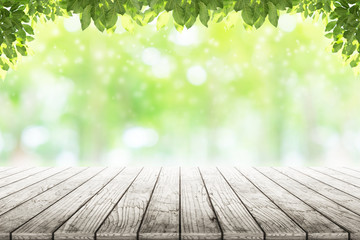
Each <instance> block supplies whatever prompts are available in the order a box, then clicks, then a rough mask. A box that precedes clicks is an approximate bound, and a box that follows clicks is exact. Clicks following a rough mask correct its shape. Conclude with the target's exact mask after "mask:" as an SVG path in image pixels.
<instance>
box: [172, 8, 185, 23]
mask: <svg viewBox="0 0 360 240" xmlns="http://www.w3.org/2000/svg"><path fill="white" fill-rule="evenodd" d="M173 17H174V20H175V22H176V23H177V24H179V25H181V26H184V25H185V9H184V8H183V7H181V6H180V5H179V4H176V5H175V8H174V10H173Z"/></svg>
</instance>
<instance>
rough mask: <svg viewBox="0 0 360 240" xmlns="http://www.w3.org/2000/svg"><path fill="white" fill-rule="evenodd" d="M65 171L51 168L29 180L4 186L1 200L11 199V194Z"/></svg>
mask: <svg viewBox="0 0 360 240" xmlns="http://www.w3.org/2000/svg"><path fill="white" fill-rule="evenodd" d="M64 170H65V169H64V168H49V169H46V170H45V171H42V172H39V173H37V174H35V175H34V176H31V177H29V178H24V179H21V180H19V181H17V182H15V183H12V184H9V185H7V186H4V187H2V188H1V191H0V199H2V198H4V197H10V195H11V194H14V193H16V192H18V191H20V190H22V189H24V188H26V187H29V186H31V185H33V184H36V183H38V182H41V181H42V180H44V179H46V178H48V177H51V176H52V175H54V174H57V173H59V172H61V171H64ZM0 212H1V208H0Z"/></svg>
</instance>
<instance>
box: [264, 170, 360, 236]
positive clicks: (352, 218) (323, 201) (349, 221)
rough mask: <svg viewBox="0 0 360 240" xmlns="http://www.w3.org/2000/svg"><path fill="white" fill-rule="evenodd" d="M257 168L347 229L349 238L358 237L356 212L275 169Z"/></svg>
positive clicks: (358, 221)
mask: <svg viewBox="0 0 360 240" xmlns="http://www.w3.org/2000/svg"><path fill="white" fill-rule="evenodd" d="M258 170H259V171H260V172H262V173H263V174H264V175H266V176H267V177H268V178H269V179H272V180H273V181H274V182H276V183H277V184H279V185H280V186H282V187H283V188H285V189H286V190H287V191H289V192H290V193H292V194H293V195H295V196H296V197H298V198H299V199H301V200H302V201H304V202H305V203H307V204H308V205H309V206H311V207H312V208H314V209H316V210H317V211H319V212H321V213H322V214H323V215H324V216H326V217H328V218H329V219H331V220H332V221H333V222H335V223H336V224H337V225H338V226H341V227H342V228H343V229H345V230H347V232H349V233H350V237H351V239H360V228H359V226H360V216H359V215H358V214H355V213H354V212H352V211H349V210H348V209H346V208H344V207H342V206H340V205H339V204H336V203H335V202H333V201H332V200H329V199H328V198H326V197H324V196H322V195H320V194H318V193H317V192H316V191H314V190H312V189H310V188H308V187H306V186H304V185H303V184H300V183H298V182H297V181H295V180H293V179H291V178H289V177H288V176H286V175H284V174H282V173H280V172H278V171H277V170H275V169H271V168H258Z"/></svg>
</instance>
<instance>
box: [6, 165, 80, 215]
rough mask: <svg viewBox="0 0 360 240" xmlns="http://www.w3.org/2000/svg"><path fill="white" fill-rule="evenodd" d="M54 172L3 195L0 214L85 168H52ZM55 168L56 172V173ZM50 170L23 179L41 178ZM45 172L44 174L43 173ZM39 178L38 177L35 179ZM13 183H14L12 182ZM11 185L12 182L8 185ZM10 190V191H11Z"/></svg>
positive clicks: (49, 172)
mask: <svg viewBox="0 0 360 240" xmlns="http://www.w3.org/2000/svg"><path fill="white" fill-rule="evenodd" d="M54 170H55V174H54V175H52V176H50V177H49V178H46V179H43V180H42V181H40V182H37V183H34V184H33V185H31V186H28V187H26V188H24V189H22V190H20V191H17V192H15V193H12V194H9V195H7V196H6V197H3V198H2V199H1V200H0V215H1V214H3V213H5V212H7V211H9V210H10V209H12V208H14V207H16V206H17V205H20V204H21V203H23V202H26V201H27V200H29V199H31V198H33V197H35V196H37V195H39V194H41V193H43V192H45V191H47V190H48V189H50V188H52V187H54V186H56V185H57V184H59V183H61V182H62V181H65V180H66V179H68V178H70V177H71V176H73V175H75V174H78V173H80V172H81V171H83V170H85V169H79V168H69V169H66V170H64V171H61V169H60V168H59V169H54ZM56 170H57V173H56ZM52 173H53V172H51V171H45V172H41V173H39V174H38V175H35V176H33V177H31V178H30V179H25V180H26V181H29V180H30V181H33V180H35V179H36V178H37V177H40V176H42V178H44V177H46V175H49V174H52ZM45 174H46V175H45ZM37 180H39V178H38V179H37ZM14 185H15V184H14ZM9 186H13V184H11V185H9ZM11 192H12V191H11ZM4 193H5V192H4V191H3V190H1V192H0V195H4Z"/></svg>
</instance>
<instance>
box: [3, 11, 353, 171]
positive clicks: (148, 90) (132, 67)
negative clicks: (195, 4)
mask: <svg viewBox="0 0 360 240" xmlns="http://www.w3.org/2000/svg"><path fill="white" fill-rule="evenodd" d="M299 18H300V19H301V17H300V16H296V15H283V16H281V17H280V20H279V28H273V27H272V26H271V25H270V24H268V23H266V24H265V26H264V27H262V28H260V29H259V30H257V31H250V32H247V31H245V30H244V29H243V28H242V27H240V26H235V27H233V28H231V29H228V30H225V29H226V28H229V26H228V25H227V23H226V22H224V23H221V24H212V23H210V24H211V26H210V27H209V28H205V27H203V26H201V25H200V24H196V25H195V26H194V27H193V28H191V29H189V30H184V31H183V32H182V33H179V32H177V31H176V30H175V29H174V26H173V25H172V23H171V22H170V23H168V24H167V25H166V26H165V27H164V28H163V29H162V30H159V31H157V30H156V23H154V24H149V25H147V26H145V27H141V28H140V27H135V29H134V33H133V34H131V33H129V32H126V31H125V30H124V29H123V28H122V27H121V23H120V22H118V23H117V24H118V28H117V30H116V31H115V32H114V33H113V34H112V35H108V34H102V33H100V32H99V31H97V29H96V28H95V26H93V25H91V26H90V27H89V28H88V29H87V30H86V31H84V32H81V25H80V22H79V19H78V18H76V17H72V18H68V19H64V20H59V21H57V23H46V24H39V25H38V27H37V28H36V29H37V30H36V33H35V34H36V35H37V38H36V40H35V41H33V42H32V43H31V46H30V47H31V48H32V49H34V52H35V54H34V55H33V56H29V57H26V58H23V59H22V61H21V63H20V64H19V66H18V69H17V70H16V71H11V70H10V72H9V74H8V76H7V77H6V79H5V80H4V81H2V82H1V83H0V101H1V107H0V164H3V165H6V164H7V165H10V164H20V165H24V164H42V165H67V164H69V165H99V164H100V165H123V164H145V165H146V164H149V165H155V164H162V165H164V164H165V165H166V164H181V165H186V164H191V165H202V164H208V165H209V164H215V165H220V164H232V165H234V164H237V165H296V164H298V165H320V164H334V163H336V164H343V165H346V164H352V165H355V164H358V160H356V159H359V153H360V124H359V121H360V112H359V110H358V106H359V102H360V95H359V94H358V93H357V91H358V89H359V88H360V82H359V81H358V79H356V77H355V76H354V74H353V72H352V70H351V68H350V67H348V66H345V67H344V66H342V60H341V58H340V57H339V56H338V55H335V54H332V53H330V49H328V50H327V51H326V50H325V48H326V47H327V46H328V45H329V43H330V41H329V40H327V39H326V38H324V37H323V34H322V29H323V28H324V26H323V25H322V24H321V22H318V23H316V24H314V23H313V22H308V21H305V22H303V21H301V20H299Z"/></svg>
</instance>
